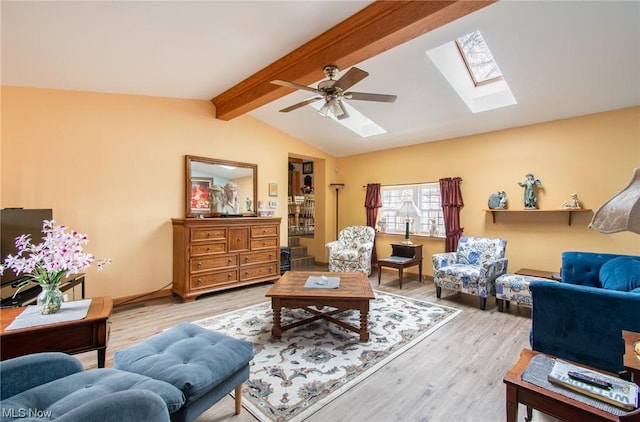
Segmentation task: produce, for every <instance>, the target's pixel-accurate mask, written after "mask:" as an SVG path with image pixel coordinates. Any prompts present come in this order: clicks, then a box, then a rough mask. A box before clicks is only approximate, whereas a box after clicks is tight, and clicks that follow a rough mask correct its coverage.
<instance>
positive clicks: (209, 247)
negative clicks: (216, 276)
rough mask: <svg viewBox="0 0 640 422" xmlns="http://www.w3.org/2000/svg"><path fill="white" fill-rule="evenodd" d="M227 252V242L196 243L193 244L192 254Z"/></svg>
mask: <svg viewBox="0 0 640 422" xmlns="http://www.w3.org/2000/svg"><path fill="white" fill-rule="evenodd" d="M225 252H227V243H226V242H214V243H197V244H196V243H194V244H193V245H191V256H198V255H209V254H217V253H225Z"/></svg>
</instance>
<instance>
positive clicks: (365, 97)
mask: <svg viewBox="0 0 640 422" xmlns="http://www.w3.org/2000/svg"><path fill="white" fill-rule="evenodd" d="M344 97H345V98H347V99H349V100H359V101H380V102H382V103H393V102H395V100H396V98H398V97H397V96H395V95H385V94H369V93H367V92H345V93H344Z"/></svg>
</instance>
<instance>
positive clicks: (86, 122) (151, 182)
mask: <svg viewBox="0 0 640 422" xmlns="http://www.w3.org/2000/svg"><path fill="white" fill-rule="evenodd" d="M1 143H2V144H1V154H2V155H1V159H2V161H1V169H0V170H1V176H2V180H1V191H0V192H1V193H2V198H1V203H0V207H3V208H6V207H24V208H52V209H53V212H54V214H53V215H54V219H55V220H56V221H57V222H58V223H60V224H65V225H67V226H69V227H70V228H72V229H74V230H78V231H80V232H84V233H87V234H88V236H89V241H90V242H89V244H88V245H87V248H86V250H87V251H88V252H91V253H94V254H95V255H96V256H97V257H98V258H104V257H110V258H111V259H112V260H113V264H112V265H111V266H110V267H108V268H107V269H105V270H104V271H102V272H97V270H96V269H95V268H92V269H90V270H89V271H88V278H87V293H88V295H89V296H101V295H110V296H113V297H115V298H118V297H125V296H132V295H137V294H142V293H148V292H152V291H155V290H158V289H162V288H166V287H167V285H170V283H171V281H172V280H171V279H172V250H171V248H172V241H171V239H172V233H171V223H170V219H171V218H182V217H184V214H185V204H184V201H185V170H184V167H185V159H184V156H185V155H197V156H204V157H212V158H221V159H227V160H233V161H243V162H248V163H254V164H257V165H258V198H259V199H260V200H263V201H269V200H277V201H278V208H277V210H276V216H280V217H283V224H282V226H281V234H282V235H281V243H282V244H283V245H286V244H287V218H286V213H287V168H288V167H287V166H288V155H289V154H298V155H300V156H303V157H309V158H312V159H313V160H314V161H315V170H316V174H315V177H316V178H317V179H316V180H319V181H321V182H322V183H323V184H325V185H326V183H324V177H325V171H324V169H323V168H322V166H323V165H327V164H326V163H333V162H334V160H333V158H331V157H328V156H326V154H324V153H323V152H321V151H319V150H317V149H316V148H313V147H311V146H309V145H308V144H305V143H303V142H301V141H299V140H296V139H294V138H291V137H290V136H288V135H285V134H283V133H281V132H279V131H277V130H275V129H273V128H271V127H270V126H267V125H265V124H263V123H261V122H260V121H258V120H256V119H253V118H251V117H249V116H244V117H241V118H238V119H234V120H233V121H230V122H224V121H221V120H216V119H215V118H214V110H213V106H212V105H211V104H210V103H209V102H208V101H194V100H181V99H169V98H157V97H144V96H132V95H110V94H97V93H86V92H71V91H59V90H46V89H34V88H16V87H6V86H3V87H2V139H1ZM269 182H276V183H278V193H279V196H278V197H276V198H273V197H272V198H270V197H269V196H268V184H269ZM318 195H319V197H320V199H322V200H323V199H324V193H322V192H320V193H319V194H318ZM326 206H329V205H326ZM331 206H335V204H333V205H331ZM318 212H319V215H320V216H321V217H324V210H322V209H319V211H318ZM324 230H325V229H324V224H323V221H320V222H319V228H318V233H317V236H316V239H314V240H313V241H312V242H311V243H312V248H311V250H312V251H313V252H315V251H319V253H320V254H322V253H323V249H324V242H325V240H326V239H325V238H324ZM332 230H333V229H331V230H330V231H332ZM2 258H4V257H2Z"/></svg>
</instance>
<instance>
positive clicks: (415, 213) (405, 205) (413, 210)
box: [398, 196, 421, 218]
mask: <svg viewBox="0 0 640 422" xmlns="http://www.w3.org/2000/svg"><path fill="white" fill-rule="evenodd" d="M398 215H400V216H402V217H411V218H414V217H420V215H421V214H420V210H419V209H418V207H416V204H414V203H413V200H412V199H411V197H410V196H404V197H403V199H402V205H400V208H398Z"/></svg>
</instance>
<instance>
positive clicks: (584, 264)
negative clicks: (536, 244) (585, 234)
mask: <svg viewBox="0 0 640 422" xmlns="http://www.w3.org/2000/svg"><path fill="white" fill-rule="evenodd" d="M529 289H530V290H531V295H532V298H533V311H532V330H531V346H532V348H533V349H534V350H537V351H539V352H542V353H548V354H551V355H555V356H557V357H560V358H563V359H568V360H572V361H574V362H578V363H582V364H585V365H589V366H593V367H595V368H599V369H601V370H604V371H609V372H614V373H617V372H619V371H621V370H623V368H624V365H623V363H622V362H623V360H622V359H623V358H622V356H623V355H624V341H623V339H622V330H628V331H636V332H640V257H638V256H630V255H615V254H597V253H592V252H565V253H563V254H562V282H560V283H558V282H553V281H532V282H531V284H530V285H529Z"/></svg>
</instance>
